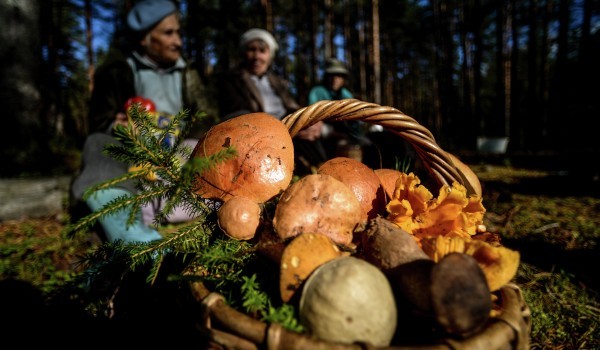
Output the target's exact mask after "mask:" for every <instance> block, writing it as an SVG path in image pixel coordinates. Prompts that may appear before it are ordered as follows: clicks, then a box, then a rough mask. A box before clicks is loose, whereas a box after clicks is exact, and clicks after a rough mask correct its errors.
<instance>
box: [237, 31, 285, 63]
mask: <svg viewBox="0 0 600 350" xmlns="http://www.w3.org/2000/svg"><path fill="white" fill-rule="evenodd" d="M257 39H260V40H262V41H264V42H265V43H267V46H269V51H271V58H273V56H275V51H277V49H279V45H277V41H275V38H274V37H273V35H271V33H269V32H268V31H266V30H264V29H260V28H252V29H250V30H248V31H246V32H245V33H244V34H242V37H241V38H240V48H241V49H245V48H246V44H248V43H249V42H251V41H254V40H257Z"/></svg>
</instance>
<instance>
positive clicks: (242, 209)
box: [217, 196, 260, 240]
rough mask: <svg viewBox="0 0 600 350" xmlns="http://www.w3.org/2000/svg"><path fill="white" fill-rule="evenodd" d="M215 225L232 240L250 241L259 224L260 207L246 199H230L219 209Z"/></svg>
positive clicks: (238, 197) (239, 197) (237, 197)
mask: <svg viewBox="0 0 600 350" xmlns="http://www.w3.org/2000/svg"><path fill="white" fill-rule="evenodd" d="M217 223H218V225H219V227H220V228H221V230H223V232H224V233H225V234H226V235H227V236H229V237H231V238H233V239H237V240H249V239H252V238H254V235H255V234H256V230H257V229H258V225H259V224H260V206H259V205H258V203H256V202H255V201H253V200H251V199H249V198H246V197H241V196H236V197H233V198H230V199H229V200H228V201H226V202H225V203H223V204H222V205H221V207H220V208H219V211H218V212H217Z"/></svg>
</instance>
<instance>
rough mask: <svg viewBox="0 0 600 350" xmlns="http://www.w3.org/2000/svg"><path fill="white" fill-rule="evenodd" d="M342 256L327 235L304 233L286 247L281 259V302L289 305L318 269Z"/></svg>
mask: <svg viewBox="0 0 600 350" xmlns="http://www.w3.org/2000/svg"><path fill="white" fill-rule="evenodd" d="M341 254H342V253H341V251H340V250H339V248H338V247H337V246H336V245H335V243H333V241H332V240H331V239H330V238H329V237H327V236H325V235H322V234H319V233H302V234H300V235H298V236H296V237H295V238H294V239H293V240H292V241H291V242H290V243H288V245H287V246H286V247H285V249H284V250H283V254H282V257H281V266H280V279H279V290H280V293H281V300H283V302H285V303H287V302H288V301H289V300H290V299H291V298H292V297H293V296H294V294H295V293H296V291H297V290H299V289H301V288H302V285H303V283H304V281H305V280H306V279H307V278H308V276H309V275H310V274H311V273H312V272H313V271H314V270H315V269H316V268H317V267H319V266H321V265H322V264H324V263H325V262H327V261H329V260H332V259H335V258H337V257H339V256H340V255H341Z"/></svg>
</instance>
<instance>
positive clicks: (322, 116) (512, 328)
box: [191, 99, 531, 350]
mask: <svg viewBox="0 0 600 350" xmlns="http://www.w3.org/2000/svg"><path fill="white" fill-rule="evenodd" d="M325 120H327V121H344V120H361V121H364V122H367V123H371V124H378V125H381V126H383V127H384V128H385V129H386V130H388V131H391V132H393V133H394V134H396V135H399V136H400V137H401V138H403V139H404V140H406V141H407V142H409V143H410V144H411V146H413V148H414V149H415V151H416V153H417V155H418V156H419V158H420V159H421V161H422V162H423V164H424V165H425V167H426V169H427V171H428V172H429V174H430V175H431V176H432V177H433V179H434V180H435V181H436V182H437V183H438V184H439V185H440V186H441V185H451V184H452V183H453V182H454V181H456V182H458V183H460V184H462V185H464V186H465V187H466V188H467V191H468V192H469V193H472V192H473V187H472V186H471V184H470V183H468V181H467V180H466V178H465V176H464V175H463V174H462V173H461V172H460V170H459V169H457V168H456V167H455V166H454V164H453V163H452V160H451V159H450V158H449V157H448V155H447V154H446V152H444V151H443V150H442V149H441V148H440V147H439V146H438V145H437V143H436V141H435V139H434V137H433V135H432V133H431V132H430V131H429V130H427V129H426V128H425V127H423V126H422V125H420V124H419V123H418V122H417V121H416V120H415V119H413V118H412V117H410V116H407V115H406V114H404V113H402V112H401V111H399V110H397V109H395V108H392V107H385V106H380V105H377V104H374V103H367V102H363V101H360V100H356V99H347V100H338V101H320V102H317V103H315V104H313V105H310V106H308V107H305V108H303V109H300V110H298V111H296V112H294V113H292V114H290V115H288V116H286V117H285V118H284V119H283V120H282V121H283V123H284V124H285V125H286V127H287V128H288V130H289V132H290V135H291V136H292V137H293V136H295V135H296V134H297V133H298V132H299V131H300V130H302V129H304V128H307V127H309V126H311V125H313V124H315V123H317V122H319V121H325ZM191 290H192V294H193V296H194V298H195V299H196V300H198V301H199V302H200V304H201V309H202V324H200V325H198V328H199V329H200V331H201V332H202V333H203V334H204V336H206V337H207V339H209V343H210V344H211V345H212V346H214V348H215V349H242V350H245V349H248V350H250V349H268V350H283V349H290V350H300V349H316V350H320V349H333V350H336V349H340V350H353V349H356V350H359V349H378V350H381V349H389V350H409V349H419V350H443V349H448V350H450V349H454V350H494V349H498V350H500V349H516V350H526V349H529V333H530V330H531V311H530V309H529V307H528V306H527V304H526V303H525V301H524V298H523V295H522V292H521V289H520V288H519V287H518V286H517V285H515V284H507V285H505V286H503V287H502V288H500V290H498V291H497V292H495V293H494V294H495V295H496V296H497V297H498V300H497V304H498V306H499V308H500V312H499V314H498V316H495V317H494V318H492V319H490V320H489V322H488V324H487V325H486V326H485V327H484V329H483V330H481V331H480V332H478V333H476V334H475V335H472V336H470V337H468V338H465V339H458V338H456V339H455V338H446V339H443V340H442V341H437V342H436V343H435V344H431V345H419V346H396V345H392V346H390V347H385V348H378V347H373V346H371V345H369V344H337V343H336V344H334V343H331V342H326V341H322V340H318V339H314V338H311V337H309V336H307V335H304V334H298V333H295V332H292V331H288V330H286V329H284V328H283V327H281V326H280V325H278V324H266V323H264V322H261V321H259V320H256V319H254V318H252V317H250V316H248V315H245V314H244V313H241V312H239V311H237V310H235V309H233V308H231V307H230V306H228V305H227V303H226V302H225V299H224V297H223V296H221V295H219V294H217V293H214V292H211V291H210V290H208V289H207V288H206V287H205V286H204V285H203V284H202V283H200V282H194V283H192V284H191Z"/></svg>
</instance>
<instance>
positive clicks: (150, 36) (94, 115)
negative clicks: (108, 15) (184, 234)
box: [70, 0, 211, 243]
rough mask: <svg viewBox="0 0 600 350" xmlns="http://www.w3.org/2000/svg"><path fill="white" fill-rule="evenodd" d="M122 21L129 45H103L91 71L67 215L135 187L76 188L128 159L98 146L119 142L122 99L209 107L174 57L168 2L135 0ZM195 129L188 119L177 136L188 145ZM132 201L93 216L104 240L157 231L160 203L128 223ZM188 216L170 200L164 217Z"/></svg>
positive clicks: (177, 37)
mask: <svg viewBox="0 0 600 350" xmlns="http://www.w3.org/2000/svg"><path fill="white" fill-rule="evenodd" d="M127 27H128V29H129V34H130V35H131V36H130V39H131V40H130V44H131V45H130V48H129V49H128V50H127V51H125V52H124V51H122V50H117V49H113V50H111V52H110V53H109V55H108V57H107V58H106V60H105V62H104V63H103V64H102V65H101V66H100V67H98V69H97V71H96V73H95V76H94V87H93V90H92V95H91V100H90V105H89V115H88V117H89V127H90V132H91V133H90V135H88V137H87V139H86V141H85V144H84V146H83V151H82V167H81V171H80V172H79V174H78V175H77V176H76V177H75V178H74V181H73V182H72V184H71V189H70V195H71V202H72V203H71V206H72V209H73V210H72V212H75V216H82V215H84V214H85V212H86V210H88V211H89V210H91V211H97V210H100V209H101V208H103V207H104V206H105V205H106V204H107V203H109V202H111V201H113V200H115V199H116V198H119V197H122V196H131V195H132V194H134V193H136V192H137V189H136V186H135V183H134V182H133V181H126V182H123V183H119V184H117V185H115V186H114V187H112V188H108V189H103V190H100V191H96V192H95V193H94V194H93V195H92V196H90V197H89V198H88V199H85V200H84V199H83V193H84V192H85V190H87V189H88V188H89V187H90V186H93V185H96V184H99V183H101V182H104V181H106V180H109V179H112V178H115V177H118V176H121V175H123V174H125V173H126V172H128V171H129V170H130V164H125V163H123V162H120V161H117V160H115V159H113V158H111V157H109V156H107V155H105V154H103V150H104V148H105V146H106V145H108V144H117V143H118V142H119V141H118V140H116V139H115V137H114V130H115V127H116V126H117V125H122V126H125V127H126V126H127V125H128V123H129V119H128V116H127V113H126V112H127V111H126V108H127V107H126V106H127V104H128V103H127V102H128V100H130V99H132V98H136V99H139V100H140V101H150V103H151V104H152V105H153V108H154V107H155V108H156V111H159V112H160V116H164V115H166V116H174V115H176V114H177V113H179V112H181V111H182V110H184V109H187V110H189V112H190V113H189V116H192V115H194V114H195V113H197V112H209V111H210V110H211V107H210V106H209V104H208V102H207V99H206V98H205V96H206V95H205V87H204V84H203V83H202V81H201V80H200V77H199V76H198V73H197V70H196V69H195V68H194V66H193V65H192V64H191V63H190V62H188V61H187V60H185V59H184V58H183V57H182V38H181V34H180V29H181V26H180V14H179V12H178V9H177V7H176V5H175V3H174V2H172V1H169V0H143V1H139V2H137V3H136V4H135V6H134V7H133V8H132V9H131V10H130V12H129V13H128V15H127ZM142 107H145V106H144V105H142ZM186 121H187V122H189V120H186ZM186 121H184V122H186ZM201 134H202V127H201V126H200V125H198V126H197V127H193V128H192V132H191V133H190V135H189V137H190V139H189V140H185V141H184V144H186V145H188V146H190V147H192V148H193V147H194V146H195V143H196V142H197V140H198V139H199V138H200V137H201ZM132 209H133V208H131V209H130V210H122V211H120V212H117V213H115V214H112V215H109V216H104V217H103V218H101V219H100V220H99V221H100V224H101V227H102V231H103V234H104V236H105V237H103V238H105V239H106V240H108V241H110V242H115V241H118V240H121V241H123V242H125V243H129V242H148V241H152V240H156V239H160V238H162V236H161V235H160V233H159V232H158V231H157V230H156V229H155V228H154V227H152V223H153V219H154V217H155V214H156V213H157V210H159V209H160V203H151V204H150V205H147V206H145V207H143V208H142V210H141V212H140V213H138V214H139V215H138V218H137V219H136V221H135V222H134V223H133V224H132V225H128V224H127V220H128V217H129V213H130V212H131V210H132ZM190 219H191V217H190V216H189V215H188V214H187V213H186V212H185V211H184V210H183V209H182V208H177V209H176V210H175V211H174V212H173V213H172V214H171V215H170V216H169V217H168V220H169V221H170V222H181V221H187V220H190Z"/></svg>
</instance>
